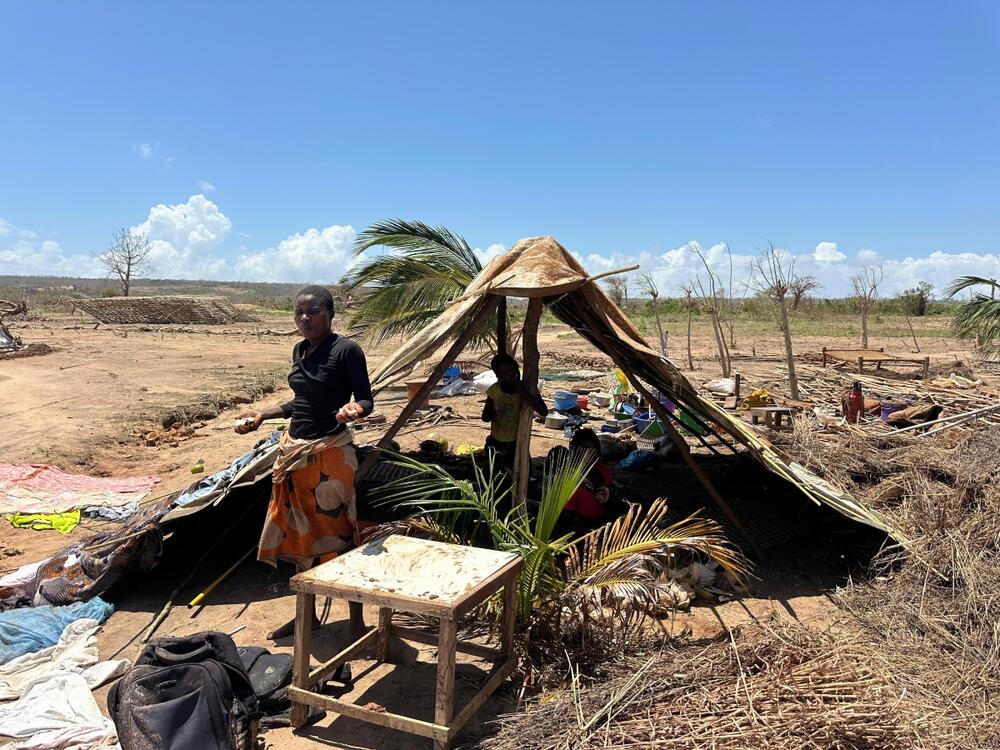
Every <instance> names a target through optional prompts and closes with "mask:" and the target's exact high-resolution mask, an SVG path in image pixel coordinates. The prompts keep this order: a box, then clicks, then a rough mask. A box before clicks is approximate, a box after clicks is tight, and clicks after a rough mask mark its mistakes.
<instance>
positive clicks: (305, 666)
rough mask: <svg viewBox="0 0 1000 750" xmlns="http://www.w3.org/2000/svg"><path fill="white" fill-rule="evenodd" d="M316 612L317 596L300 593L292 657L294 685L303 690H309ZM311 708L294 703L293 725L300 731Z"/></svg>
mask: <svg viewBox="0 0 1000 750" xmlns="http://www.w3.org/2000/svg"><path fill="white" fill-rule="evenodd" d="M315 612H316V596H315V595H314V594H305V593H301V592H300V593H299V594H297V595H296V597H295V650H294V655H293V657H292V684H293V685H295V687H297V688H300V689H302V690H309V689H310V688H311V687H312V685H310V684H309V655H310V653H311V652H312V626H313V617H314V616H315ZM308 715H309V707H308V706H307V705H306V704H305V703H293V704H292V713H291V724H292V727H293V728H294V729H298V728H299V727H301V726H303V725H304V724H305V723H306V718H307V717H308Z"/></svg>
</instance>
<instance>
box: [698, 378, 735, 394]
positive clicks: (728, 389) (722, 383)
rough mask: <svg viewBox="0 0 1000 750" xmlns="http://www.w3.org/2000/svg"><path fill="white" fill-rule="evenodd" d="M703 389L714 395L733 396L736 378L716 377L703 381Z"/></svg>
mask: <svg viewBox="0 0 1000 750" xmlns="http://www.w3.org/2000/svg"><path fill="white" fill-rule="evenodd" d="M705 389H706V390H707V391H708V392H709V393H711V394H713V395H715V396H735V395H736V380H735V379H734V378H717V379H716V380H710V381H708V382H707V383H705Z"/></svg>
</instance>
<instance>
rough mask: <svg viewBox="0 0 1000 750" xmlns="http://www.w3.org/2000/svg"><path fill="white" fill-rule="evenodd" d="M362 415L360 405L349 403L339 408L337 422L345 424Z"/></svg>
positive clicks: (363, 412) (363, 413)
mask: <svg viewBox="0 0 1000 750" xmlns="http://www.w3.org/2000/svg"><path fill="white" fill-rule="evenodd" d="M364 415H365V410H364V409H362V408H361V405H360V404H357V403H355V402H354V401H351V402H349V403H346V404H344V405H343V406H341V407H340V411H338V412H337V421H338V422H340V423H341V424H347V423H348V422H353V421H354V420H355V419H360V418H361V417H363V416H364Z"/></svg>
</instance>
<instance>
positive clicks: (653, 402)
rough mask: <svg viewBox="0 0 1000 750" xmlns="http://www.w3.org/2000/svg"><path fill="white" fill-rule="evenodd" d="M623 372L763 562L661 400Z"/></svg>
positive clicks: (627, 373) (693, 470) (752, 542)
mask: <svg viewBox="0 0 1000 750" xmlns="http://www.w3.org/2000/svg"><path fill="white" fill-rule="evenodd" d="M619 367H620V365H619ZM622 372H624V373H625V376H626V377H627V378H628V379H629V382H630V383H632V387H633V388H635V389H636V391H638V392H639V393H641V394H642V397H643V398H644V399H646V401H648V402H649V405H650V407H651V408H652V409H653V411H655V412H656V416H658V417H659V418H660V421H661V422H663V426H664V428H666V430H667V434H669V435H670V439H671V440H672V441H673V442H674V445H675V446H677V450H678V451H680V454H681V458H683V459H684V463H686V464H687V465H688V468H689V469H691V473H692V474H694V475H695V476H696V477H697V478H698V481H699V482H701V483H702V485H703V486H704V487H705V490H706V492H708V495H709V497H711V498H712V500H713V501H714V502H715V504H716V505H717V506H718V507H719V510H721V511H722V512H723V514H725V516H726V518H728V519H729V522H730V523H731V524H732V525H733V527H734V528H735V529H736V530H737V531H738V532H739V533H740V536H742V537H743V538H744V539H745V540H746V542H747V544H749V545H750V548H751V549H752V550H753V551H754V555H756V556H757V559H758V560H763V559H764V555H763V553H762V552H761V551H760V549H759V548H758V547H757V545H756V544H754V541H753V539H752V538H751V537H750V535H749V534H748V533H747V530H746V528H745V527H744V526H743V523H742V522H741V521H740V519H739V518H737V516H736V514H735V513H733V509H732V508H730V507H729V503H727V502H726V501H725V500H723V499H722V495H720V494H719V491H718V490H717V489H715V485H714V484H712V480H710V479H709V478H708V476H707V475H706V474H705V472H704V471H702V470H701V467H700V466H699V465H698V462H697V461H695V460H694V456H692V455H691V449H690V448H689V447H688V444H687V440H685V439H684V436H683V435H681V434H680V433H679V432H678V431H677V428H676V427H674V425H673V423H672V422H671V421H670V415H669V414H668V413H667V410H666V408H665V407H664V406H663V404H661V403H660V402H659V399H655V398H653V394H652V393H650V392H649V391H648V390H646V387H645V386H644V385H643V384H642V383H640V382H639V379H638V378H636V377H635V376H634V375H632V374H631V373H630V372H628V371H627V370H625V369H624V368H622Z"/></svg>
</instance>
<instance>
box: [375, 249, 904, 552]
mask: <svg viewBox="0 0 1000 750" xmlns="http://www.w3.org/2000/svg"><path fill="white" fill-rule="evenodd" d="M607 275H609V274H601V275H599V276H591V275H589V274H588V273H587V272H586V270H584V268H583V266H582V265H580V263H579V262H578V261H577V260H576V259H575V258H574V257H573V256H572V255H571V254H570V253H569V252H568V251H567V250H566V249H565V248H564V247H563V246H562V245H560V244H559V243H558V242H557V241H556V240H555V239H554V238H552V237H547V236H546V237H530V238H527V239H523V240H521V241H520V242H518V243H517V244H516V245H514V247H512V248H511V249H510V251H508V252H507V253H505V254H504V255H500V256H497V257H495V258H493V259H492V260H491V261H490V262H489V264H488V265H487V266H486V267H485V268H484V269H483V270H482V272H481V273H480V274H479V275H478V276H477V277H476V278H475V279H473V281H472V282H471V283H470V284H469V286H468V287H467V288H466V290H465V292H464V293H463V294H462V295H461V296H460V297H459V298H458V299H457V300H455V301H454V302H453V303H452V304H451V305H450V306H449V307H448V309H447V310H446V311H445V312H444V314H442V315H441V316H440V317H439V318H438V319H437V320H435V321H433V322H431V323H430V324H429V325H427V326H426V327H425V328H424V329H423V330H422V331H420V332H419V333H417V334H416V335H415V336H412V337H411V338H409V339H408V340H407V341H406V343H405V344H403V345H402V346H401V347H400V348H399V349H398V350H396V352H395V353H393V354H392V355H391V356H390V357H389V358H388V359H387V360H386V362H385V363H384V364H383V365H382V366H381V367H380V368H379V369H378V370H377V371H376V372H375V374H374V376H373V377H372V388H373V390H374V391H376V392H377V391H380V390H383V389H385V388H387V387H388V386H390V385H393V384H395V383H397V382H399V381H400V380H403V379H404V378H408V377H409V376H410V375H411V374H412V373H413V371H414V369H416V368H417V367H418V366H419V365H420V364H421V363H423V362H425V361H426V360H428V359H430V358H431V357H432V355H435V353H436V352H437V351H438V350H439V349H441V348H442V347H443V346H445V345H446V344H448V342H451V344H450V346H449V348H448V349H447V352H446V353H445V354H444V356H443V357H440V358H439V359H437V358H436V364H435V366H434V368H433V370H432V371H431V373H430V375H429V376H428V378H427V381H426V382H425V383H424V385H423V387H421V388H420V390H419V391H418V392H417V393H416V394H415V395H414V396H413V398H412V399H410V402H409V403H408V404H407V405H406V407H405V408H404V409H403V411H402V413H401V414H400V415H399V418H398V419H397V420H396V421H395V423H393V424H392V425H391V426H390V427H389V429H388V431H387V432H386V433H385V435H384V436H383V437H382V439H381V440H380V441H379V443H378V446H379V447H386V446H387V445H388V444H389V442H390V441H391V440H392V439H393V437H395V435H396V433H397V432H398V431H399V430H400V428H401V427H402V426H403V425H404V424H405V423H406V421H407V420H408V419H409V418H410V416H411V415H412V414H413V412H414V411H416V409H417V408H418V405H419V404H421V403H422V402H423V401H424V399H425V398H426V396H427V395H428V394H429V393H430V391H431V389H432V388H433V387H434V386H435V385H436V384H437V382H438V381H439V380H440V378H441V377H442V375H443V374H444V371H445V370H446V369H447V368H448V367H449V366H451V364H452V363H453V362H454V361H455V359H456V358H457V357H458V356H459V354H460V353H461V352H462V350H463V348H464V347H465V346H466V345H467V344H468V342H469V341H470V340H471V339H472V338H473V336H474V335H475V333H476V331H477V330H479V329H481V327H482V326H483V325H484V324H485V323H486V322H487V321H489V320H490V319H491V316H492V315H493V314H494V313H495V312H498V313H499V314H497V315H496V319H497V321H498V326H499V327H500V330H498V336H497V340H498V341H501V342H503V341H506V340H507V336H506V329H505V326H506V320H507V316H506V314H505V313H506V298H507V297H526V298H528V308H527V314H526V316H525V320H524V324H523V331H522V348H523V359H524V362H523V376H524V380H525V382H526V383H529V384H531V383H534V382H536V380H537V378H538V360H539V354H538V337H537V334H538V322H539V319H540V318H541V314H542V309H543V307H548V309H549V310H550V311H551V312H552V313H553V314H554V315H555V316H556V317H557V318H558V319H559V320H561V321H562V322H563V323H566V324H567V325H569V326H570V327H571V328H573V330H575V331H576V332H577V333H579V334H580V335H581V336H582V337H583V338H585V339H586V340H587V341H589V342H590V343H591V344H593V345H594V346H595V347H597V348H598V349H599V350H601V351H603V352H604V353H606V354H607V355H608V356H610V357H611V359H612V360H613V361H614V363H615V364H616V365H617V366H618V367H619V368H620V369H621V370H622V372H624V373H625V374H626V376H627V377H628V378H629V381H630V382H631V384H632V386H633V387H634V388H635V389H636V391H638V392H639V393H640V394H642V395H643V396H644V397H645V398H646V400H647V401H648V402H649V404H650V405H651V407H652V408H653V410H654V411H655V412H656V414H657V416H658V417H659V418H660V420H661V421H662V422H663V424H664V426H665V428H666V430H667V432H668V434H669V436H670V438H671V439H672V440H673V442H674V444H675V445H676V447H677V449H678V451H679V452H680V454H681V456H682V457H683V459H684V461H685V462H686V463H687V465H688V466H689V467H690V469H691V471H692V472H693V473H694V474H695V475H696V476H697V477H698V479H699V480H700V481H701V482H702V484H703V485H704V486H705V489H706V490H707V491H708V493H709V495H710V496H711V497H712V499H713V501H714V502H715V503H716V504H717V505H718V506H719V508H720V510H721V511H722V512H723V513H724V514H725V515H726V517H727V518H728V519H729V520H730V522H731V523H732V524H733V526H734V527H735V528H737V529H738V530H741V531H742V530H743V525H742V524H741V523H740V520H739V519H738V518H737V517H736V516H735V515H734V514H733V512H732V510H731V509H730V507H729V505H728V504H727V503H726V501H725V499H724V498H722V497H721V496H720V495H719V493H718V492H717V491H716V490H715V488H714V487H713V486H712V483H711V481H710V480H709V479H708V477H707V476H706V475H705V474H704V472H703V471H702V470H701V469H700V468H699V466H698V463H697V461H696V459H695V458H694V456H692V454H691V451H690V449H689V447H688V444H687V441H686V440H685V439H684V437H683V436H682V435H681V434H680V432H679V431H678V429H677V427H675V426H674V422H675V421H677V418H676V417H675V416H674V415H673V414H671V413H670V412H668V411H667V409H666V408H665V407H664V406H662V405H661V404H660V401H659V399H658V398H654V397H653V396H652V394H651V392H650V391H651V390H652V389H655V390H656V391H658V392H659V393H660V394H662V395H665V396H667V397H669V398H670V400H671V401H673V402H674V403H675V404H678V405H680V406H681V407H683V409H684V410H685V412H686V413H687V414H688V415H689V416H691V417H693V418H694V419H695V420H696V421H698V422H699V423H700V424H701V426H703V427H705V428H706V429H708V430H710V431H713V432H715V433H716V434H717V435H719V437H720V438H722V439H723V441H724V442H726V439H727V438H730V439H731V440H732V441H735V442H736V443H739V444H740V445H742V446H744V447H745V449H746V450H747V451H749V452H750V453H751V454H752V455H753V456H754V457H755V458H756V459H757V460H758V461H760V462H761V463H762V464H764V466H765V467H767V468H768V469H769V470H770V471H772V472H774V473H775V474H777V475H779V476H781V477H782V478H784V479H786V480H788V481H789V482H791V483H792V484H794V485H795V486H796V487H798V488H799V489H800V490H801V491H802V492H803V493H804V494H805V495H806V496H807V497H808V498H809V499H810V500H812V501H813V502H815V503H817V504H822V505H826V506H829V507H830V508H833V509H834V510H836V511H838V512H840V513H841V514H843V515H844V516H846V517H848V518H850V519H852V520H854V521H858V522H860V523H863V524H867V525H869V526H872V527H874V528H876V529H879V530H881V531H883V532H885V533H886V534H888V535H889V536H891V537H893V538H894V539H896V541H898V542H901V543H905V541H906V540H905V538H904V537H903V535H902V533H901V532H900V531H899V530H898V529H897V528H895V527H893V526H892V524H891V523H890V522H889V521H888V520H887V519H886V518H884V517H883V516H882V515H881V514H879V513H877V512H875V511H873V510H871V509H870V508H866V507H865V506H863V505H861V504H860V503H859V502H857V501H856V500H855V499H854V498H852V497H850V496H849V495H848V494H847V493H845V492H843V491H841V490H839V489H837V488H836V487H833V486H832V485H830V484H829V483H827V482H825V481H824V480H823V479H821V478H820V477H818V476H816V475H815V474H813V473H811V472H809V471H808V470H806V469H805V468H804V467H802V466H800V465H798V464H796V463H794V462H792V461H791V460H790V459H789V458H788V457H787V456H786V455H784V454H783V453H782V452H781V451H779V450H778V449H776V448H775V447H774V446H772V445H771V444H770V443H769V442H768V441H767V440H766V439H765V438H764V437H763V436H762V435H761V434H759V433H758V432H757V431H756V430H755V429H754V428H753V427H751V426H750V425H748V424H746V423H745V422H743V421H742V420H740V419H738V418H737V417H735V416H734V415H732V414H729V413H728V412H726V411H725V410H724V409H721V408H720V407H719V406H717V405H716V404H714V403H713V402H711V401H709V400H707V399H704V398H702V397H701V396H700V395H699V394H698V392H697V391H696V390H695V388H694V387H693V386H692V385H691V383H690V382H689V381H688V380H687V378H685V377H684V375H683V374H682V373H681V372H680V371H679V370H678V369H677V368H676V367H675V366H674V365H673V364H672V363H671V362H670V361H669V360H668V359H666V358H665V357H662V356H661V355H660V354H659V353H658V352H657V351H655V350H654V349H652V348H651V347H650V346H649V345H648V344H647V343H646V342H645V340H644V339H643V337H642V334H640V333H639V331H638V329H637V328H636V327H635V325H634V324H633V323H632V321H630V320H629V318H628V317H627V316H626V315H625V313H624V312H622V310H621V309H620V308H619V307H618V306H617V305H615V303H614V302H612V301H611V299H610V298H609V297H608V296H607V295H606V294H605V293H604V291H603V290H602V289H601V288H600V286H599V285H598V284H597V283H596V282H597V280H598V279H599V278H602V277H603V276H607ZM520 416H521V419H520V431H519V435H518V452H517V457H516V459H515V483H516V485H515V486H516V491H517V494H516V497H521V498H523V497H524V494H525V488H526V485H527V480H528V470H529V465H530V439H531V419H532V415H531V410H530V408H529V407H527V406H526V405H523V406H522V411H521V415H520ZM729 445H730V448H731V449H733V450H734V452H735V449H736V448H735V446H734V445H733V444H732V443H729ZM376 458H377V456H376V454H374V453H373V454H372V455H370V456H369V457H368V458H367V459H366V460H365V461H364V462H363V463H362V465H361V467H360V468H359V476H363V475H364V473H365V472H366V471H367V470H368V469H369V468H370V467H371V465H372V464H373V463H374V461H375V460H376ZM743 535H744V537H746V538H747V539H748V541H749V537H748V536H747V535H746V534H745V533H744V534H743Z"/></svg>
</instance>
